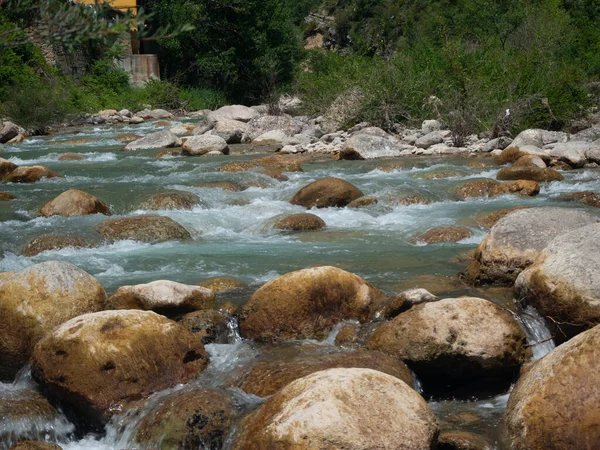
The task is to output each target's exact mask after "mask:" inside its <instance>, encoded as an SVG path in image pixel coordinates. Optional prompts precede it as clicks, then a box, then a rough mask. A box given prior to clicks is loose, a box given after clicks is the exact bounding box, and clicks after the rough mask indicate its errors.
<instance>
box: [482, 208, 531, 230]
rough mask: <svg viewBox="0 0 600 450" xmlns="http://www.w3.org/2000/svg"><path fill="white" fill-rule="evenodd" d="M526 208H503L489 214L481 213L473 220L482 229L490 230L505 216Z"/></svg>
mask: <svg viewBox="0 0 600 450" xmlns="http://www.w3.org/2000/svg"><path fill="white" fill-rule="evenodd" d="M527 208H528V207H527V206H515V207H514V208H504V209H499V210H498V211H494V212H491V213H481V214H478V215H477V217H475V220H476V221H477V223H478V224H479V226H481V227H483V228H492V227H493V226H494V225H496V224H497V223H498V221H499V220H500V219H502V218H503V217H504V216H506V215H507V214H510V213H511V212H513V211H517V210H519V209H527Z"/></svg>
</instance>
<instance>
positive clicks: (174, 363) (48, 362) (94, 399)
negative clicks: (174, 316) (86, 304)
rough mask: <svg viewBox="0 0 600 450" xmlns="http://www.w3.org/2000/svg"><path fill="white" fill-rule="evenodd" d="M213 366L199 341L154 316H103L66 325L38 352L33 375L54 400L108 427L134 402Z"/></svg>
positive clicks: (132, 313)
mask: <svg viewBox="0 0 600 450" xmlns="http://www.w3.org/2000/svg"><path fill="white" fill-rule="evenodd" d="M207 364H208V356H207V354H206V352H205V351H204V346H203V344H202V343H201V342H200V340H199V339H196V338H195V337H194V335H193V334H192V333H190V332H189V331H187V330H186V329H185V328H183V327H182V326H181V325H179V324H177V323H175V322H173V321H171V320H169V319H167V318H166V317H163V316H161V315H158V314H156V313H153V312H150V311H134V310H125V311H102V312H97V313H91V314H84V315H82V316H79V317H76V318H74V319H71V320H69V321H68V322H65V323H63V324H62V325H61V326H59V327H57V328H55V329H54V331H52V332H51V333H49V334H47V335H46V336H45V337H44V338H43V339H42V340H41V341H40V342H38V344H37V345H36V347H35V350H34V352H33V355H32V357H31V371H32V374H33V377H34V379H35V380H36V381H37V382H38V383H40V385H41V387H42V389H43V390H44V391H45V392H46V394H47V395H48V397H49V398H51V399H53V400H54V401H56V402H59V403H60V404H63V405H66V406H68V407H69V408H71V409H72V410H74V411H75V413H76V414H77V417H79V418H85V420H87V421H89V423H90V424H92V425H96V426H98V425H102V424H104V423H106V422H107V420H108V419H109V418H110V416H112V415H113V414H115V413H118V412H119V411H120V410H121V409H122V408H123V407H124V405H126V404H127V403H128V402H131V401H135V400H140V399H143V398H146V397H147V396H148V395H150V394H152V393H153V392H157V391H161V390H163V389H167V388H169V387H173V386H175V385H176V384H178V383H183V382H185V381H187V380H189V379H190V378H191V377H194V376H196V375H197V374H198V373H199V372H200V371H202V370H204V368H205V367H206V365H207Z"/></svg>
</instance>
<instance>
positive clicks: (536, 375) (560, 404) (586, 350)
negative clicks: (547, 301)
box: [504, 327, 600, 450]
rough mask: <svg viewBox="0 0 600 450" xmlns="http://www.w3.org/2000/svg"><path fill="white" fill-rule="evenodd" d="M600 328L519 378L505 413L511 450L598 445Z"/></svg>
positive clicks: (561, 348)
mask: <svg viewBox="0 0 600 450" xmlns="http://www.w3.org/2000/svg"><path fill="white" fill-rule="evenodd" d="M599 358H600V327H595V328H592V329H591V330H589V331H586V332H584V333H581V334H580V335H579V336H576V337H574V338H573V339H571V340H570V341H568V342H566V343H564V344H562V345H561V346H559V347H557V348H556V349H555V350H553V351H552V352H550V353H549V354H548V355H546V356H545V357H544V358H542V359H540V360H539V361H536V362H535V363H534V364H533V365H532V366H531V367H530V368H529V370H528V371H527V372H526V373H525V374H523V375H522V376H521V378H519V380H518V381H517V384H516V385H515V388H514V389H513V391H512V392H511V394H510V398H509V401H508V406H507V408H506V412H505V414H504V424H505V428H506V435H507V444H508V446H507V447H508V448H511V449H530V450H548V449H553V450H572V449H589V450H592V449H595V448H598V446H599V445H600V416H599V415H598V407H597V405H598V386H599V384H600V372H599V371H598V370H597V362H598V360H599Z"/></svg>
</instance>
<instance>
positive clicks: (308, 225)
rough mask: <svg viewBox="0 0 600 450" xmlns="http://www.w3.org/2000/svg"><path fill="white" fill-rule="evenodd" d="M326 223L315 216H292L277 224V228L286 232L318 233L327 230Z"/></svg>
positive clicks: (302, 214) (303, 214)
mask: <svg viewBox="0 0 600 450" xmlns="http://www.w3.org/2000/svg"><path fill="white" fill-rule="evenodd" d="M325 227H326V225H325V221H324V220H323V219H321V218H320V217H319V216H315V215H314V214H308V213H301V214H291V215H289V216H287V217H284V218H283V219H279V220H278V221H277V222H276V223H275V228H278V229H280V230H286V231H317V230H322V229H323V228H325Z"/></svg>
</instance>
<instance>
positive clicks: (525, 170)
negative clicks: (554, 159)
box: [496, 165, 563, 183]
mask: <svg viewBox="0 0 600 450" xmlns="http://www.w3.org/2000/svg"><path fill="white" fill-rule="evenodd" d="M496 178H497V179H498V180H505V181H506V180H531V181H537V182H539V183H543V182H548V181H561V180H562V179H563V176H562V175H561V174H560V173H558V172H557V171H556V170H554V169H549V168H544V169H542V168H540V167H537V166H532V165H530V166H517V165H514V166H511V167H505V168H503V169H500V171H499V172H498V175H496Z"/></svg>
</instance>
